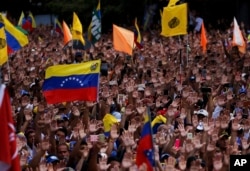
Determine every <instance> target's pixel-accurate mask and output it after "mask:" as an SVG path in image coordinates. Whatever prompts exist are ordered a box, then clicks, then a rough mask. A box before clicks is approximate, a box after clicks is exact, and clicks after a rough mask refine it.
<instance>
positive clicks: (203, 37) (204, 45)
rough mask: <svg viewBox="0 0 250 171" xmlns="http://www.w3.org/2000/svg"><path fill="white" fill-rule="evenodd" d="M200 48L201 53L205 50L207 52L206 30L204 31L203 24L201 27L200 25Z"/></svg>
mask: <svg viewBox="0 0 250 171" xmlns="http://www.w3.org/2000/svg"><path fill="white" fill-rule="evenodd" d="M201 47H202V51H203V53H206V50H207V35H206V29H205V26H204V22H202V25H201Z"/></svg>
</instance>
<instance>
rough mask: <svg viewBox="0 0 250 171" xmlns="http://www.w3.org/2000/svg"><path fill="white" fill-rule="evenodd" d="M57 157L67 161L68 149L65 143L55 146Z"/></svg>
mask: <svg viewBox="0 0 250 171" xmlns="http://www.w3.org/2000/svg"><path fill="white" fill-rule="evenodd" d="M57 156H58V158H59V159H60V160H63V159H66V160H68V159H69V147H68V145H67V144H66V143H62V144H59V145H58V146H57Z"/></svg>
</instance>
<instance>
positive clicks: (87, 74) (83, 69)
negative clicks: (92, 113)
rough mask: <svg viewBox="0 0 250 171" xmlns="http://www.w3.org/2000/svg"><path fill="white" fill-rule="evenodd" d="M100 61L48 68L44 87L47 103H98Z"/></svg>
mask: <svg viewBox="0 0 250 171" xmlns="http://www.w3.org/2000/svg"><path fill="white" fill-rule="evenodd" d="M100 66H101V61H100V60H93V61H89V62H85V63H79V64H69V65H55V66H51V67H49V68H47V70H46V72H45V81H44V84H43V86H42V89H43V95H44V96H45V99H46V101H47V103H49V104H55V103H61V102H70V101H75V100H83V101H97V98H98V89H99V75H100Z"/></svg>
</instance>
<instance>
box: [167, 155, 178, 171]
mask: <svg viewBox="0 0 250 171" xmlns="http://www.w3.org/2000/svg"><path fill="white" fill-rule="evenodd" d="M175 164H176V159H175V158H174V157H172V156H169V157H168V160H165V165H166V167H165V171H175Z"/></svg>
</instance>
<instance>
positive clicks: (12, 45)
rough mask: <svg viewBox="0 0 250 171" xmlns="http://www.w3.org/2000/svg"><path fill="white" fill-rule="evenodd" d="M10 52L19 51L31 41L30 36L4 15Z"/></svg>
mask: <svg viewBox="0 0 250 171" xmlns="http://www.w3.org/2000/svg"><path fill="white" fill-rule="evenodd" d="M2 18H3V21H4V28H5V35H6V39H7V47H8V53H12V52H14V51H17V50H19V49H21V48H22V47H24V46H25V45H27V44H28V43H29V40H28V37H27V36H26V35H25V34H24V33H22V32H21V31H20V30H19V29H17V28H16V27H15V26H14V25H13V24H11V22H10V21H9V20H8V19H7V18H5V17H3V16H2Z"/></svg>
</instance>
